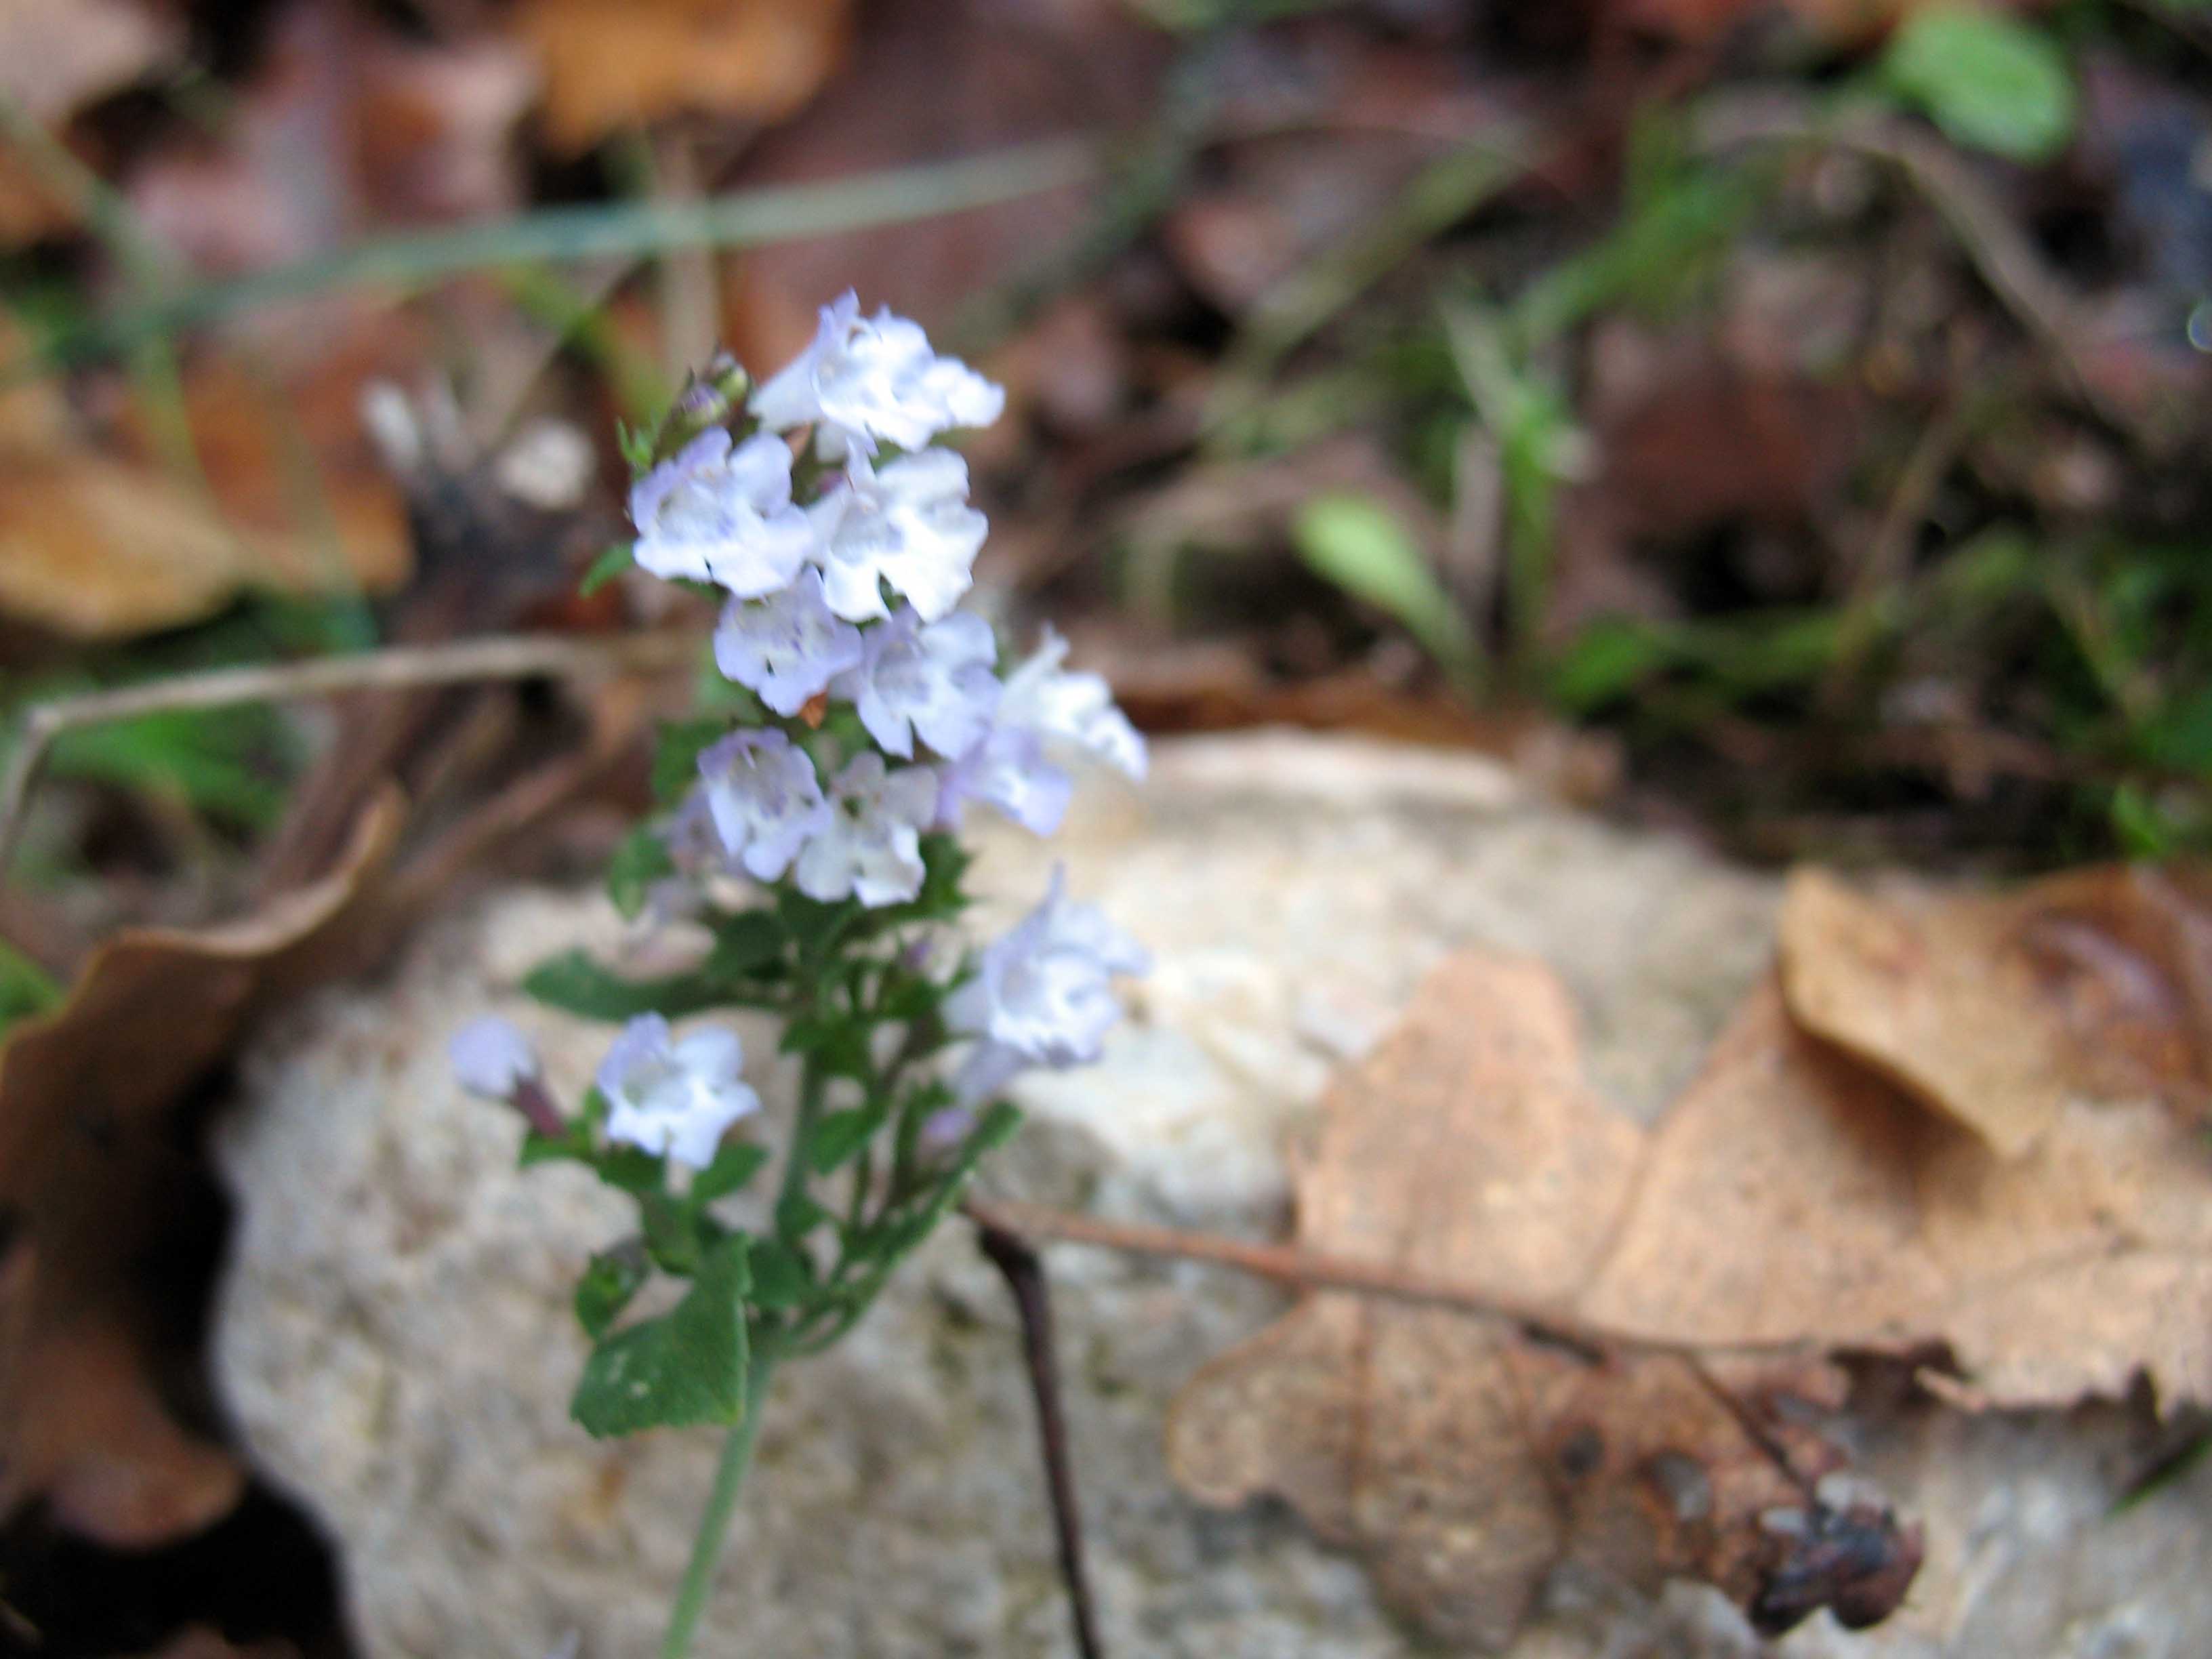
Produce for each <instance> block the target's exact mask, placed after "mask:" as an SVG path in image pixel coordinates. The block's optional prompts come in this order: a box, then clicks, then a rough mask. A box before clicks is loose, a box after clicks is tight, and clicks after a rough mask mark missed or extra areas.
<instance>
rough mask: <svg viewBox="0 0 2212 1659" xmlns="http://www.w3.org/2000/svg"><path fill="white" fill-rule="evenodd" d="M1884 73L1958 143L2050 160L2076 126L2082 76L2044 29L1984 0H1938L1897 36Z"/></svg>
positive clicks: (1883, 66)
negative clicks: (1941, 2) (1968, 1)
mask: <svg viewBox="0 0 2212 1659" xmlns="http://www.w3.org/2000/svg"><path fill="white" fill-rule="evenodd" d="M1881 77H1882V80H1883V82H1884V83H1885V84H1886V85H1887V87H1888V88H1889V89H1890V91H1891V93H1892V94H1893V95H1895V96H1896V97H1897V98H1899V100H1903V101H1904V102H1906V103H1909V104H1911V105H1913V106H1917V108H1919V109H1922V110H1923V111H1925V112H1927V114H1928V116H1929V118H1930V119H1932V120H1933V121H1934V122H1935V123H1936V125H1937V126H1939V127H1941V128H1942V129H1943V131H1944V132H1945V133H1946V134H1947V135H1948V137H1950V138H1951V139H1952V140H1953V141H1954V142H1955V143H1960V144H1966V145H1971V146H1972V147H1973V148H1975V149H1985V150H1989V151H1990V152H1991V153H1993V154H1995V155H2002V156H2004V157H2006V158H2008V160H2011V161H2031V162H2033V161H2049V160H2050V159H2051V157H2052V156H2054V155H2057V153H2058V152H2059V151H2060V150H2061V149H2064V148H2065V145H2066V141H2067V139H2068V138H2069V137H2070V136H2071V134H2072V133H2073V131H2074V109H2075V94H2074V79H2073V76H2072V74H2071V73H2070V71H2069V70H2068V68H2067V64H2066V58H2065V55H2064V53H2063V52H2061V51H2060V49H2059V46H2058V43H2057V41H2056V40H2052V39H2051V36H2050V35H2048V34H2046V33H2044V32H2043V31H2042V30H2041V29H2039V28H2036V27H2033V26H2032V25H2030V24H2027V23H2024V22H2022V21H2021V20H2020V19H2018V18H2016V17H2010V16H2007V15H2003V14H2002V13H2000V12H1996V11H1989V10H1984V9H1982V8H1980V7H1978V6H1931V7H1929V8H1927V9H1923V10H1919V11H1916V12H1914V13H1913V14H1912V15H1911V16H1910V17H1908V18H1906V19H1905V22H1904V23H1903V24H1902V25H1900V26H1899V28H1898V31H1897V33H1895V34H1893V35H1892V36H1891V37H1890V40H1889V46H1888V49H1887V51H1886V52H1884V53H1883V54H1882V59H1881Z"/></svg>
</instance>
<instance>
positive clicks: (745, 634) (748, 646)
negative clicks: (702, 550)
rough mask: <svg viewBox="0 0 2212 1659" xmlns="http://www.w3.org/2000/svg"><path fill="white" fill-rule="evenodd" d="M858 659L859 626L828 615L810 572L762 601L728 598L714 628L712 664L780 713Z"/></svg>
mask: <svg viewBox="0 0 2212 1659" xmlns="http://www.w3.org/2000/svg"><path fill="white" fill-rule="evenodd" d="M860 657H861V647H860V629H857V628H855V627H854V626H853V624H852V623H847V622H840V621H838V620H837V618H836V617H834V616H832V615H831V614H830V612H829V606H828V605H825V604H823V598H822V576H821V573H820V572H818V571H814V570H802V571H800V572H799V576H798V579H797V580H795V581H793V583H792V584H791V586H788V587H787V588H785V589H784V590H783V591H782V592H781V593H777V594H774V595H772V596H771V597H769V599H764V600H760V601H757V602H749V601H747V600H744V599H732V600H731V601H730V603H729V605H728V607H727V608H726V610H724V611H723V612H722V621H721V625H720V627H718V628H717V629H715V630H714V662H715V665H717V666H718V667H720V669H721V671H722V672H723V673H725V674H726V675H728V676H729V678H732V679H733V680H735V681H736V682H737V683H738V684H739V685H743V686H749V687H750V688H751V689H752V690H755V691H757V692H759V693H760V700H761V701H762V702H764V703H766V704H767V705H768V706H769V708H773V709H774V710H775V712H776V713H777V714H797V713H798V712H799V710H800V709H801V708H804V707H805V705H806V702H807V699H809V698H810V697H812V696H815V694H816V693H817V692H820V691H823V690H828V689H829V681H830V678H831V677H832V676H834V675H836V673H838V672H839V671H841V670H843V669H848V668H851V667H854V666H855V665H858V664H859V662H860Z"/></svg>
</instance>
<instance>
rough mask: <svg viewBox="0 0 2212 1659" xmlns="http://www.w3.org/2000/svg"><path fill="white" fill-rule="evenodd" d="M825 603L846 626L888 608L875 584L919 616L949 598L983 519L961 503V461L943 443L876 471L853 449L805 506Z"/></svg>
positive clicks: (929, 618)
mask: <svg viewBox="0 0 2212 1659" xmlns="http://www.w3.org/2000/svg"><path fill="white" fill-rule="evenodd" d="M807 512H808V513H809V514H810V515H811V518H812V519H813V520H814V525H815V532H816V535H817V540H818V542H819V544H820V551H819V552H818V553H817V555H816V556H817V558H818V559H819V560H820V561H821V564H822V575H823V583H824V585H825V587H826V591H827V593H828V596H829V608H830V609H831V610H832V611H836V613H837V614H838V615H839V616H841V617H848V618H849V619H851V620H852V621H854V622H860V621H864V620H866V619H867V618H869V617H881V616H885V615H888V614H889V607H888V606H886V605H884V595H883V584H884V583H885V582H889V583H890V585H891V587H892V589H893V590H894V591H895V592H898V593H901V594H903V595H904V596H905V597H906V599H907V601H908V603H909V604H910V605H913V606H914V608H915V610H916V611H919V612H920V613H921V619H922V620H923V621H924V622H935V621H936V620H937V619H938V618H939V617H942V616H944V615H945V613H946V612H947V611H951V609H952V607H953V606H954V605H957V604H958V603H959V599H960V596H961V595H962V594H963V593H964V592H967V591H968V586H969V582H970V581H971V580H973V578H972V576H971V574H970V572H971V570H972V568H973V567H974V565H975V555H976V553H977V551H978V550H980V549H981V547H982V545H983V538H984V537H985V535H986V534H987V533H988V532H989V528H990V526H989V525H988V524H987V521H986V520H985V519H984V517H983V515H982V514H981V513H978V512H977V511H975V508H974V507H970V506H969V505H968V463H967V462H966V461H964V460H963V459H961V458H960V457H959V456H957V455H956V454H954V453H952V452H951V450H949V449H925V450H922V451H921V452H919V453H915V454H912V455H902V456H901V457H899V458H898V459H896V460H893V461H890V462H888V463H886V464H885V465H884V466H883V467H882V468H881V469H880V470H878V469H877V468H875V467H872V466H871V465H869V463H868V462H867V460H866V459H865V458H864V457H862V456H860V455H854V457H853V458H852V459H850V460H849V461H848V463H847V465H846V469H845V477H844V481H843V482H842V483H838V484H836V485H833V486H832V487H831V488H830V489H829V490H827V491H826V492H825V493H824V494H823V496H822V498H821V499H820V500H819V501H816V502H815V503H814V505H813V506H812V507H809V508H808V509H807Z"/></svg>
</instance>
